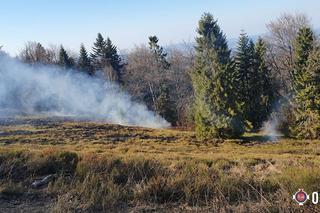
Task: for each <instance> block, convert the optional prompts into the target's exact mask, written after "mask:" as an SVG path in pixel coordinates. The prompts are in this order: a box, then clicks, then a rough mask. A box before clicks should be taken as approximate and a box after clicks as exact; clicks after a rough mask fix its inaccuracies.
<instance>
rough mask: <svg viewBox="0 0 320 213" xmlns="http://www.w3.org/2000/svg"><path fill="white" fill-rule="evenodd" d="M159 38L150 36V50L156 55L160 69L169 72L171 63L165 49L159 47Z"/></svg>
mask: <svg viewBox="0 0 320 213" xmlns="http://www.w3.org/2000/svg"><path fill="white" fill-rule="evenodd" d="M158 41H159V39H158V37H157V36H149V48H150V50H151V51H152V53H153V54H154V56H155V58H156V60H157V63H158V66H159V68H162V69H163V70H168V69H169V68H170V63H169V62H168V61H167V58H166V57H167V53H165V52H164V50H163V47H161V46H159V44H158Z"/></svg>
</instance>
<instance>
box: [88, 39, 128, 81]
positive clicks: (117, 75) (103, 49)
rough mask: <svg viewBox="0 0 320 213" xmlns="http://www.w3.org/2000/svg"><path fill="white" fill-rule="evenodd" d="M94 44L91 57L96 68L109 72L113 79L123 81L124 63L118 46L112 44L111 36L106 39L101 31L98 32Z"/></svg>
mask: <svg viewBox="0 0 320 213" xmlns="http://www.w3.org/2000/svg"><path fill="white" fill-rule="evenodd" d="M93 45H94V46H93V48H92V52H93V53H92V54H91V59H92V64H93V67H94V69H95V70H104V71H107V72H109V73H107V75H108V76H112V80H116V81H117V82H119V83H121V82H122V79H121V75H122V70H123V66H124V64H123V63H122V60H121V57H120V55H119V54H118V51H117V47H116V46H115V45H113V44H112V42H111V40H110V38H107V40H105V39H104V38H103V36H102V35H101V34H100V33H98V35H97V39H96V42H95V43H94V44H93Z"/></svg>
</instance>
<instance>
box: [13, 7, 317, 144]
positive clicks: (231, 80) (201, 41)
mask: <svg viewBox="0 0 320 213" xmlns="http://www.w3.org/2000/svg"><path fill="white" fill-rule="evenodd" d="M267 28H268V31H269V32H268V34H267V35H265V36H263V37H259V38H258V39H254V40H253V39H251V38H250V37H249V36H248V35H247V34H246V33H245V32H241V34H240V36H239V39H238V42H237V46H236V47H235V48H233V49H231V48H230V47H229V46H228V41H227V38H226V36H225V34H224V33H223V30H222V29H221V28H220V26H219V24H218V21H217V20H216V19H214V17H213V16H212V14H210V13H205V14H203V15H202V17H201V19H200V20H199V23H198V27H197V37H196V40H195V45H193V46H190V45H187V44H186V45H184V48H180V49H179V48H163V47H162V46H161V45H160V44H159V39H158V37H157V36H150V37H149V38H148V40H149V42H148V45H142V46H137V47H135V48H134V49H133V50H131V51H129V52H126V53H125V54H119V51H118V49H117V47H116V46H115V45H114V44H113V43H112V41H111V40H110V38H107V39H105V38H104V37H103V36H102V35H101V34H100V33H98V35H97V38H96V41H95V42H94V43H93V46H92V49H91V51H90V52H88V51H87V50H86V48H85V47H84V45H82V44H81V46H80V50H79V53H78V54H74V53H72V52H70V51H66V50H65V49H64V47H63V46H60V47H59V48H56V47H51V48H44V47H43V46H42V45H41V44H40V43H38V42H29V43H27V44H26V46H25V48H24V49H23V50H22V51H21V53H20V55H19V57H20V59H21V60H23V61H25V62H27V63H30V64H38V63H42V64H55V65H58V66H61V67H63V68H65V69H75V70H79V71H80V72H83V73H86V74H87V75H88V76H91V77H99V78H104V79H106V80H109V81H115V82H117V83H119V84H120V85H121V87H123V88H124V89H125V90H127V91H128V92H129V93H130V94H131V95H132V96H133V99H135V100H136V101H138V102H142V103H144V104H146V105H147V107H148V108H149V109H150V110H154V111H155V112H157V113H158V114H160V115H161V116H163V117H164V118H165V119H166V120H167V121H169V122H170V123H171V124H172V125H178V126H190V127H194V128H195V130H196V135H197V137H198V138H199V139H203V140H206V139H211V138H217V137H218V138H234V137H239V136H241V135H242V134H243V133H244V132H245V131H259V129H260V128H261V127H262V125H263V123H264V122H265V121H267V120H268V119H270V117H272V116H276V117H279V120H280V122H279V126H278V128H279V129H280V130H281V131H282V133H283V134H285V135H287V136H290V137H295V138H320V82H319V81H320V75H319V72H320V51H319V43H318V38H317V36H316V34H315V33H314V31H313V30H312V28H311V27H310V24H309V21H308V19H307V17H306V16H305V15H303V14H295V15H290V14H284V15H282V16H281V17H280V18H278V19H277V20H275V21H272V22H270V23H269V24H267Z"/></svg>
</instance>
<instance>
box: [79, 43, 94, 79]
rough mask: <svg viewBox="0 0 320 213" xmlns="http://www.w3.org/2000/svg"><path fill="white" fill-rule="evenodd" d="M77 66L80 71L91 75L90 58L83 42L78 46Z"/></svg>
mask: <svg viewBox="0 0 320 213" xmlns="http://www.w3.org/2000/svg"><path fill="white" fill-rule="evenodd" d="M78 68H79V70H80V71H83V72H85V73H87V74H88V75H93V68H92V66H91V60H90V58H89V56H88V53H87V50H86V48H85V47H84V45H83V44H81V46H80V54H79V60H78Z"/></svg>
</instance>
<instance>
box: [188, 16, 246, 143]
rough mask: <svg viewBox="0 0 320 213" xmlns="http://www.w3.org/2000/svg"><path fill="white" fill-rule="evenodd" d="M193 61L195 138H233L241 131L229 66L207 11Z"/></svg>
mask: <svg viewBox="0 0 320 213" xmlns="http://www.w3.org/2000/svg"><path fill="white" fill-rule="evenodd" d="M198 34H199V35H198V37H197V40H196V41H197V47H196V49H197V54H196V62H195V65H194V67H193V69H192V72H191V77H192V82H193V88H194V96H195V97H194V99H195V103H194V104H195V125H196V133H197V137H198V138H200V139H211V138H214V137H223V138H230V137H237V136H239V135H241V134H242V133H243V131H244V128H243V126H244V125H243V119H242V116H241V111H240V104H239V103H237V102H236V99H235V97H234V95H235V93H234V92H235V85H234V79H232V77H233V70H234V69H233V66H232V64H231V59H230V50H229V48H228V45H227V40H226V37H225V35H224V34H223V32H222V31H221V30H220V27H219V25H218V24H217V21H216V20H214V19H213V16H212V15H211V14H208V13H205V14H204V15H203V16H202V18H201V19H200V21H199V27H198Z"/></svg>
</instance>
